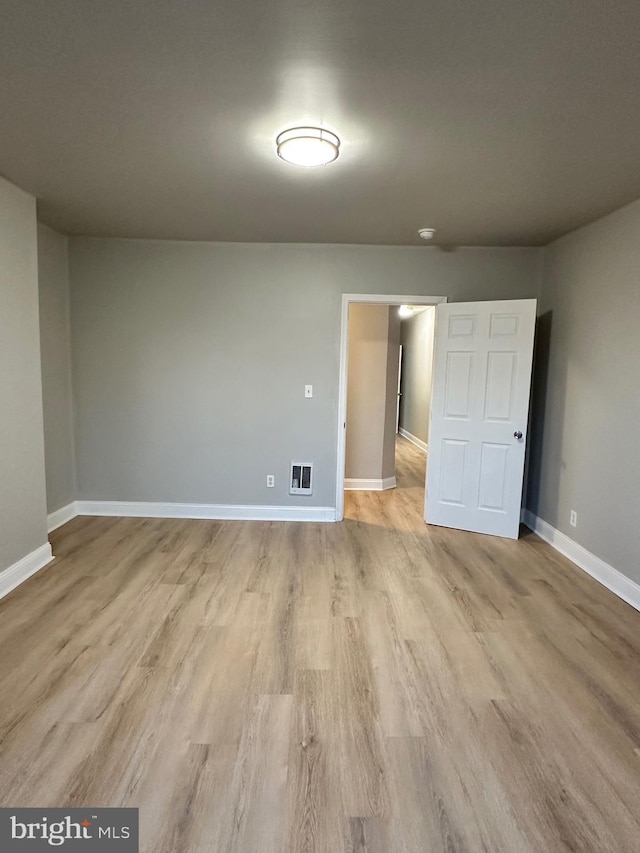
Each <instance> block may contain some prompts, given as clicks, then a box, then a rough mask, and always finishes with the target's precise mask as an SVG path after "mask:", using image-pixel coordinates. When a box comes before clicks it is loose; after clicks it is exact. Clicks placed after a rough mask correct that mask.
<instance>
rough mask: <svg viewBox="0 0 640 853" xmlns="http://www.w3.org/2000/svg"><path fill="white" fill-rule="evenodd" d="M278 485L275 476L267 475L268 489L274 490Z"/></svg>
mask: <svg viewBox="0 0 640 853" xmlns="http://www.w3.org/2000/svg"><path fill="white" fill-rule="evenodd" d="M275 484H276V478H275V477H274V475H273V474H267V488H268V489H273V487H274V486H275Z"/></svg>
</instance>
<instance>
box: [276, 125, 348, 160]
mask: <svg viewBox="0 0 640 853" xmlns="http://www.w3.org/2000/svg"><path fill="white" fill-rule="evenodd" d="M276 146H277V150H278V157H281V158H282V159H283V160H286V162H287V163H293V165H294V166H326V164H327V163H331V162H333V161H334V160H335V159H336V158H337V156H338V154H339V153H340V140H339V139H338V137H337V136H336V135H335V133H331V132H330V131H328V130H322V128H320V127H290V128H289V130H283V131H282V133H280V134H279V135H278V137H277V138H276Z"/></svg>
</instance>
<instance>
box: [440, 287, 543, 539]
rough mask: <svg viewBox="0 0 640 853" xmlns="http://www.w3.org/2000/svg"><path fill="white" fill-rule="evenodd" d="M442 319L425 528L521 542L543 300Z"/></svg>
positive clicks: (448, 308) (445, 309)
mask: <svg viewBox="0 0 640 853" xmlns="http://www.w3.org/2000/svg"><path fill="white" fill-rule="evenodd" d="M436 312H437V313H436V331H435V348H434V366H433V390H432V404H431V428H430V433H429V454H428V459H427V488H426V493H425V521H427V522H428V523H429V524H440V525H443V526H445V527H455V528H458V529H460V530H474V531H476V532H478V533H491V534H493V535H495V536H507V537H509V538H511V539H517V538H518V530H519V526H520V506H521V502H522V476H523V471H524V453H525V444H526V437H527V418H528V413H529V389H530V385H531V362H532V356H533V335H534V329H535V319H536V300H535V299H517V300H508V301H504V302H454V303H449V304H446V305H438V306H437V308H436Z"/></svg>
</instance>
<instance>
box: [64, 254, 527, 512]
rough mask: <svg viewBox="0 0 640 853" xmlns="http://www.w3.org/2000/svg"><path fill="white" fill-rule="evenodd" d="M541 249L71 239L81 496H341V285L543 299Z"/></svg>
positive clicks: (319, 500)
mask: <svg viewBox="0 0 640 853" xmlns="http://www.w3.org/2000/svg"><path fill="white" fill-rule="evenodd" d="M539 255H540V251H539V250H537V249H487V248H484V249H471V248H469V249H459V250H453V251H442V250H440V249H438V248H437V247H426V246H425V247H422V246H420V247H385V246H380V247H371V246H327V245H294V244H289V245H282V244H277V245H267V244H211V243H184V242H182V243H181V242H160V241H137V240H109V239H91V238H72V239H71V240H70V255H69V263H70V278H71V313H72V350H73V383H74V393H75V399H76V421H75V426H76V476H77V487H78V498H79V499H85V500H92V499H93V500H129V501H182V502H197V503H213V504H220V503H222V504H249V505H250V504H258V505H266V504H270V505H276V506H283V505H291V504H294V505H301V504H302V505H305V506H328V507H331V506H335V488H336V483H335V476H336V463H337V459H336V451H337V432H336V430H337V417H338V382H339V357H340V352H339V351H340V322H341V321H340V317H341V297H342V294H343V293H345V292H346V293H389V292H391V293H398V294H407V293H415V294H423V295H444V296H448V297H449V298H450V299H452V300H462V299H499V298H517V297H531V296H537V292H538V283H539V281H538V276H539V266H538V258H539ZM307 383H311V384H313V386H314V396H313V398H312V399H305V398H304V385H305V384H307ZM292 459H304V460H311V461H313V462H315V464H316V467H315V470H314V494H313V495H312V496H311V497H308V498H306V497H304V498H303V497H301V496H289V494H288V490H287V482H286V480H287V474H288V467H289V463H290V461H291V460H292ZM267 473H273V474H275V476H276V487H275V488H274V489H267V488H266V485H265V479H266V474H267Z"/></svg>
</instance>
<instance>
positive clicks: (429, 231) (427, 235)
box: [418, 228, 436, 240]
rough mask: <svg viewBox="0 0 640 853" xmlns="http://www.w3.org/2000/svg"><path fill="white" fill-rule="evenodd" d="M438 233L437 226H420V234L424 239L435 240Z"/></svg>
mask: <svg viewBox="0 0 640 853" xmlns="http://www.w3.org/2000/svg"><path fill="white" fill-rule="evenodd" d="M435 233H436V229H435V228H419V229H418V234H419V235H420V238H421V239H422V240H433V238H434V236H435Z"/></svg>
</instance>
